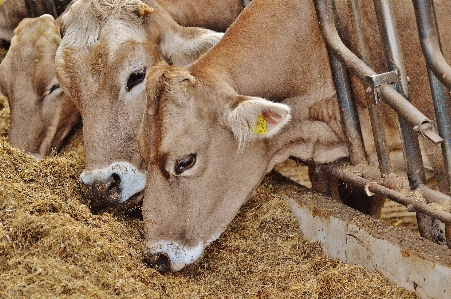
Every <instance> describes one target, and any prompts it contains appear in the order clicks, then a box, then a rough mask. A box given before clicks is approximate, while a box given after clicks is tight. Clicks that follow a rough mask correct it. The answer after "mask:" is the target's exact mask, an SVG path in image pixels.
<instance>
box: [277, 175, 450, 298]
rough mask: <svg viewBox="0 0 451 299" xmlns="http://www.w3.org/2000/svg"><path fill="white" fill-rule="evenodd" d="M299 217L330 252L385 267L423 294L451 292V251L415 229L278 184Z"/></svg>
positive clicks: (395, 279) (350, 260)
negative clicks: (390, 222) (398, 225)
mask: <svg viewBox="0 0 451 299" xmlns="http://www.w3.org/2000/svg"><path fill="white" fill-rule="evenodd" d="M276 188H277V192H278V194H280V195H281V196H283V197H285V198H286V199H287V200H288V202H289V204H290V207H291V210H292V211H293V213H294V214H295V215H296V217H297V219H298V221H299V225H300V228H301V231H302V234H303V235H304V237H305V238H306V239H307V240H309V241H311V242H319V243H320V244H321V246H322V248H323V250H324V252H325V253H326V255H328V256H330V257H332V258H336V259H339V260H341V261H343V262H345V263H349V264H357V265H360V266H363V267H364V268H367V269H375V270H378V271H380V272H381V273H382V274H383V275H384V276H385V277H387V278H388V279H390V280H391V281H393V282H394V283H395V284H397V285H398V286H401V287H404V288H406V289H407V290H411V291H416V292H418V293H419V294H420V295H421V296H422V298H437V299H439V298H448V297H450V296H451V285H450V284H449V282H450V281H451V250H449V249H448V248H447V247H446V246H442V245H438V244H435V243H432V242H430V241H428V240H426V239H424V238H422V237H420V236H419V235H417V234H415V233H413V232H412V231H410V230H408V229H406V228H402V227H394V226H391V225H389V224H387V223H385V222H383V221H381V220H378V219H375V218H372V217H370V216H367V215H364V214H362V213H360V212H358V211H356V210H354V209H352V208H349V207H347V206H345V205H343V204H342V203H340V202H337V201H334V200H331V199H329V198H327V197H324V196H322V195H320V194H318V193H315V192H313V191H311V190H310V189H308V188H300V187H299V185H298V184H296V183H295V182H292V181H289V180H285V181H281V183H280V184H279V185H278V186H277V187H276Z"/></svg>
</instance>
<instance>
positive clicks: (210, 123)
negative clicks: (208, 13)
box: [139, 0, 348, 271]
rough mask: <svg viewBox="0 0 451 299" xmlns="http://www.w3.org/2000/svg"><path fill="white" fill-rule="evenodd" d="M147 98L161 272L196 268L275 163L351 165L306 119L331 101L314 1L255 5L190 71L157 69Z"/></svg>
mask: <svg viewBox="0 0 451 299" xmlns="http://www.w3.org/2000/svg"><path fill="white" fill-rule="evenodd" d="M274 24H277V26H274ZM147 91H148V93H149V97H148V101H147V107H146V111H145V116H144V119H143V123H142V128H141V131H140V134H139V148H140V151H141V153H142V156H143V158H144V159H145V160H146V162H147V178H148V180H147V185H146V189H145V196H144V203H143V217H144V225H145V253H146V256H147V260H148V261H149V263H150V264H157V265H158V267H159V269H160V270H161V271H167V270H169V269H172V270H175V271H177V270H180V269H182V268H183V267H184V266H186V265H187V264H190V263H192V262H194V261H195V260H197V259H198V258H199V257H200V255H201V254H202V252H203V249H204V248H205V246H207V245H208V244H209V243H211V242H212V241H214V240H215V239H216V238H218V237H219V235H220V234H221V233H222V232H223V231H224V229H225V228H226V227H227V225H228V224H229V223H230V221H231V220H232V219H233V218H234V217H235V215H236V213H237V211H238V209H239V208H240V207H241V205H242V204H243V203H244V202H245V201H246V199H247V198H248V197H249V195H250V194H251V193H252V191H253V190H254V189H255V188H256V187H257V186H258V185H259V183H260V181H261V180H262V178H263V176H264V175H265V174H266V173H267V172H268V171H270V170H271V169H272V168H273V166H274V165H275V164H276V163H279V162H282V161H284V160H285V159H287V158H288V157H289V156H290V155H293V156H296V157H299V158H300V159H302V160H304V161H316V162H319V163H327V162H332V161H335V160H337V159H339V158H343V157H347V156H348V151H347V147H346V144H345V142H344V141H343V140H342V138H341V137H340V136H338V135H337V134H336V133H335V132H334V131H333V130H332V129H331V128H330V127H329V126H328V125H327V124H326V123H324V122H320V121H311V120H310V119H309V111H308V108H309V107H310V106H311V105H312V104H313V103H315V102H317V101H320V100H324V99H329V98H335V97H336V94H335V89H334V86H333V82H332V77H331V72H330V66H329V61H328V58H327V52H326V48H325V45H324V42H323V40H322V37H321V33H320V32H319V28H318V24H317V20H316V17H315V13H314V8H313V3H312V2H311V1H310V0H300V1H299V0H284V1H270V0H254V1H252V3H251V4H250V5H249V6H248V7H247V8H246V9H245V10H244V11H243V12H242V13H241V15H240V16H239V17H238V19H237V20H236V21H235V23H234V24H233V25H232V26H231V27H230V28H229V30H228V31H227V32H226V34H225V36H224V38H223V39H222V40H221V41H220V42H219V43H218V44H217V45H216V46H215V47H213V48H212V49H211V50H210V51H209V52H207V54H205V56H203V57H202V58H200V59H199V60H198V61H197V62H195V63H194V64H191V65H190V66H188V67H187V69H186V70H185V69H183V68H180V67H175V66H169V65H167V64H164V63H160V64H159V65H157V67H154V68H153V69H152V72H151V73H149V75H148V77H147ZM251 95H252V96H251ZM257 95H259V96H257ZM263 97H264V98H263ZM265 98H271V99H273V100H277V101H280V102H279V103H275V102H271V101H268V100H267V99H265ZM290 106H291V109H290ZM290 118H291V121H290Z"/></svg>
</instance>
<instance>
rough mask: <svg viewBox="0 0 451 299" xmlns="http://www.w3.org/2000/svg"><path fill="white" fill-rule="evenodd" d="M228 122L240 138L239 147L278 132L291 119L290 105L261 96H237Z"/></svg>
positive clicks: (238, 138) (229, 113)
mask: <svg viewBox="0 0 451 299" xmlns="http://www.w3.org/2000/svg"><path fill="white" fill-rule="evenodd" d="M233 106H234V107H232V109H231V110H229V112H228V115H227V123H228V124H229V126H230V128H231V130H232V132H233V134H234V135H235V137H236V139H237V140H238V145H239V148H242V147H244V145H245V144H246V143H247V142H250V141H253V140H257V139H262V138H269V137H271V136H273V135H275V134H277V133H278V132H279V131H280V129H282V128H283V127H284V126H285V125H286V124H287V123H288V122H289V121H290V119H291V114H290V112H291V109H290V107H289V106H288V105H285V104H281V103H274V102H271V101H268V100H265V99H263V98H259V97H249V96H236V97H235V99H234V104H233Z"/></svg>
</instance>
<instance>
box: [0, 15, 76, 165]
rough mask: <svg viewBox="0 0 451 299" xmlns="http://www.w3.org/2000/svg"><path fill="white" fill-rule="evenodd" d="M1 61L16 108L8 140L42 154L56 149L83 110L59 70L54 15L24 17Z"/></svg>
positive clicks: (0, 72)
mask: <svg viewBox="0 0 451 299" xmlns="http://www.w3.org/2000/svg"><path fill="white" fill-rule="evenodd" d="M14 32H15V36H14V37H13V39H12V41H11V47H10V49H9V51H8V53H7V54H6V57H5V58H4V60H3V61H2V63H1V64H0V91H1V92H2V93H3V94H4V95H5V96H6V97H7V98H8V102H9V106H10V109H11V126H10V129H9V134H8V141H9V143H10V144H11V145H12V146H14V147H18V148H23V149H24V150H25V152H27V153H30V154H31V155H33V156H35V157H37V158H42V157H44V156H46V155H48V154H49V153H50V152H51V151H52V150H57V149H58V148H59V147H60V146H61V144H62V142H63V140H64V139H65V137H66V136H67V134H68V133H69V132H70V130H71V129H72V128H73V127H74V126H75V124H76V123H77V122H78V120H79V118H80V115H79V113H78V110H77V109H76V107H75V106H74V104H73V103H72V102H71V100H70V99H69V98H68V96H67V95H66V94H64V93H63V91H62V90H61V88H60V86H59V84H58V81H57V79H56V75H55V67H54V64H55V63H54V62H55V53H56V50H57V48H58V46H59V44H60V41H61V37H60V30H59V27H58V26H57V25H56V23H55V20H54V19H53V17H52V16H50V15H43V16H41V17H39V18H35V19H24V20H23V21H21V22H20V23H19V26H17V28H16V29H15V31H14Z"/></svg>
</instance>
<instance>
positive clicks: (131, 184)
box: [80, 162, 146, 211]
mask: <svg viewBox="0 0 451 299" xmlns="http://www.w3.org/2000/svg"><path fill="white" fill-rule="evenodd" d="M80 180H81V182H82V184H81V190H82V194H83V197H84V198H85V199H87V200H88V201H89V204H90V207H91V209H92V210H94V211H96V210H97V211H98V210H101V209H104V208H107V207H111V206H114V205H118V204H122V203H124V202H126V201H127V200H129V199H130V198H131V197H132V196H133V195H135V194H138V193H140V192H142V191H143V190H144V187H145V186H146V175H145V173H143V172H141V171H139V170H138V169H137V168H136V167H134V166H133V165H131V164H130V163H128V162H115V163H112V164H110V165H109V166H108V167H106V168H103V169H95V170H92V171H86V170H85V171H83V172H82V173H81V175H80Z"/></svg>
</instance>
